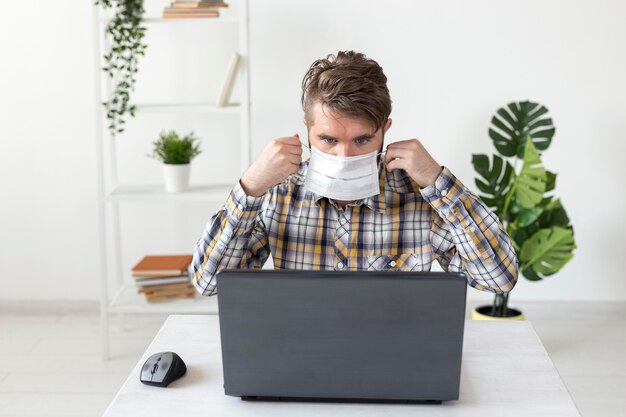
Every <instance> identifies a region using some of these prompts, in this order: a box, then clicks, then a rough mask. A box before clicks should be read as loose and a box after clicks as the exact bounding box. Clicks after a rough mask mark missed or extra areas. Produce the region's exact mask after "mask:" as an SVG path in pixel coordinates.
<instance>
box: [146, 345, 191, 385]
mask: <svg viewBox="0 0 626 417" xmlns="http://www.w3.org/2000/svg"><path fill="white" fill-rule="evenodd" d="M185 372H187V367H186V366H185V362H183V360H182V359H181V358H180V356H178V355H177V354H176V353H174V352H160V353H155V354H154V355H152V356H150V357H149V358H148V360H147V361H146V362H145V363H144V364H143V366H142V367H141V375H139V380H140V381H141V382H142V383H144V384H146V385H155V386H157V387H167V386H168V385H169V384H170V382H172V381H176V380H177V379H178V378H180V377H181V376H183V375H185Z"/></svg>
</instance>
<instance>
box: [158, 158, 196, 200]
mask: <svg viewBox="0 0 626 417" xmlns="http://www.w3.org/2000/svg"><path fill="white" fill-rule="evenodd" d="M190 167H191V164H181V165H178V164H163V175H164V177H165V191H167V192H168V193H179V192H181V191H185V190H186V189H187V188H189V168H190Z"/></svg>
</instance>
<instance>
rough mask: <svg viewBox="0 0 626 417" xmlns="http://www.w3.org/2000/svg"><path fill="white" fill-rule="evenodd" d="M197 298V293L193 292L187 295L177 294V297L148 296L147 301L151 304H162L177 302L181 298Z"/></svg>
mask: <svg viewBox="0 0 626 417" xmlns="http://www.w3.org/2000/svg"><path fill="white" fill-rule="evenodd" d="M195 296H196V293H195V291H193V292H189V293H187V294H177V295H158V296H153V295H151V296H148V295H146V300H147V301H148V302H150V303H154V302H161V301H170V300H176V299H179V298H193V297H195Z"/></svg>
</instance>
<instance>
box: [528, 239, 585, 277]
mask: <svg viewBox="0 0 626 417" xmlns="http://www.w3.org/2000/svg"><path fill="white" fill-rule="evenodd" d="M574 249H576V243H575V242H574V232H573V231H572V229H567V228H564V227H552V228H549V229H540V230H538V231H537V232H536V233H535V234H533V235H532V236H531V237H530V239H528V240H527V241H526V242H524V244H523V245H522V249H521V251H520V254H519V259H520V261H521V263H522V266H521V269H520V270H521V272H522V273H523V274H524V276H525V277H526V278H528V279H530V280H532V281H536V280H540V279H543V278H545V277H547V276H549V275H552V274H554V273H556V272H558V271H559V270H560V269H561V268H563V266H565V264H566V263H567V262H569V260H570V259H572V258H573V257H574V255H573V253H572V251H573V250H574Z"/></svg>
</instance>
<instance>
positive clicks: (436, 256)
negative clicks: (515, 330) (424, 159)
mask: <svg viewBox="0 0 626 417" xmlns="http://www.w3.org/2000/svg"><path fill="white" fill-rule="evenodd" d="M381 164H382V163H381ZM307 167H308V161H304V162H302V164H301V166H300V170H299V171H298V172H297V173H295V174H293V175H291V176H290V177H288V178H287V179H286V180H284V181H283V182H282V183H280V184H278V185H276V186H274V187H273V188H271V189H270V190H268V191H267V192H266V193H265V194H264V195H263V196H261V197H250V196H247V195H246V194H245V192H244V191H243V189H242V188H241V186H240V185H239V184H237V185H236V186H235V188H234V189H233V190H232V191H231V193H230V196H229V197H228V200H227V202H226V204H225V205H224V207H223V208H222V209H221V210H219V211H218V212H217V213H216V214H215V215H214V216H213V217H212V218H211V220H209V222H208V224H207V226H206V230H205V231H204V234H203V236H202V238H201V239H200V240H199V241H198V243H197V244H196V248H195V253H194V258H193V270H194V279H193V282H194V285H195V286H196V287H197V289H198V291H200V292H201V293H202V294H204V295H213V294H215V293H216V285H215V275H216V273H217V272H218V271H220V270H222V269H235V268H261V267H262V266H263V264H264V263H265V261H266V260H267V258H268V256H269V254H270V253H271V255H272V258H273V260H274V268H276V269H297V270H302V269H307V270H325V269H326V270H327V269H332V270H339V271H358V270H375V271H382V270H388V271H429V270H430V268H431V265H432V263H433V261H434V260H437V261H438V262H439V263H440V264H441V266H442V268H443V269H445V270H447V271H454V272H459V271H462V272H465V273H466V275H467V277H468V283H469V285H471V286H472V287H474V288H476V289H479V290H485V291H491V292H494V293H503V292H508V291H510V290H511V289H512V288H513V286H514V285H515V282H516V281H517V272H518V271H517V258H516V254H515V251H514V249H513V246H512V244H511V240H510V238H509V236H508V235H507V234H506V232H505V230H504V228H503V226H502V224H501V223H500V221H499V220H498V218H497V217H496V215H495V214H493V212H491V210H490V209H489V208H487V206H485V204H484V203H483V202H482V201H481V200H480V199H479V198H478V197H477V196H476V195H475V194H473V193H472V192H470V191H469V190H468V189H467V188H466V187H465V186H463V184H462V183H461V182H460V181H459V180H458V179H457V178H456V177H455V176H454V175H452V173H451V172H450V171H449V170H448V169H447V168H444V169H443V171H442V172H441V174H440V175H439V177H438V178H437V180H436V181H435V183H434V184H433V185H430V186H428V187H426V188H421V189H420V187H419V186H418V185H417V184H416V183H415V182H414V181H412V180H411V179H410V177H409V176H408V175H407V174H406V173H405V172H404V171H401V170H394V171H392V172H388V171H387V170H386V169H385V168H384V166H382V167H381V169H380V194H378V195H375V196H373V197H368V198H365V199H363V200H359V201H356V202H354V203H351V204H348V205H347V206H346V208H345V210H344V209H342V208H341V207H340V206H338V205H337V204H336V203H335V202H334V201H333V200H329V199H327V198H325V197H320V196H318V195H316V194H313V193H311V192H309V191H307V190H306V189H305V188H304V178H305V177H306V171H307Z"/></svg>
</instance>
